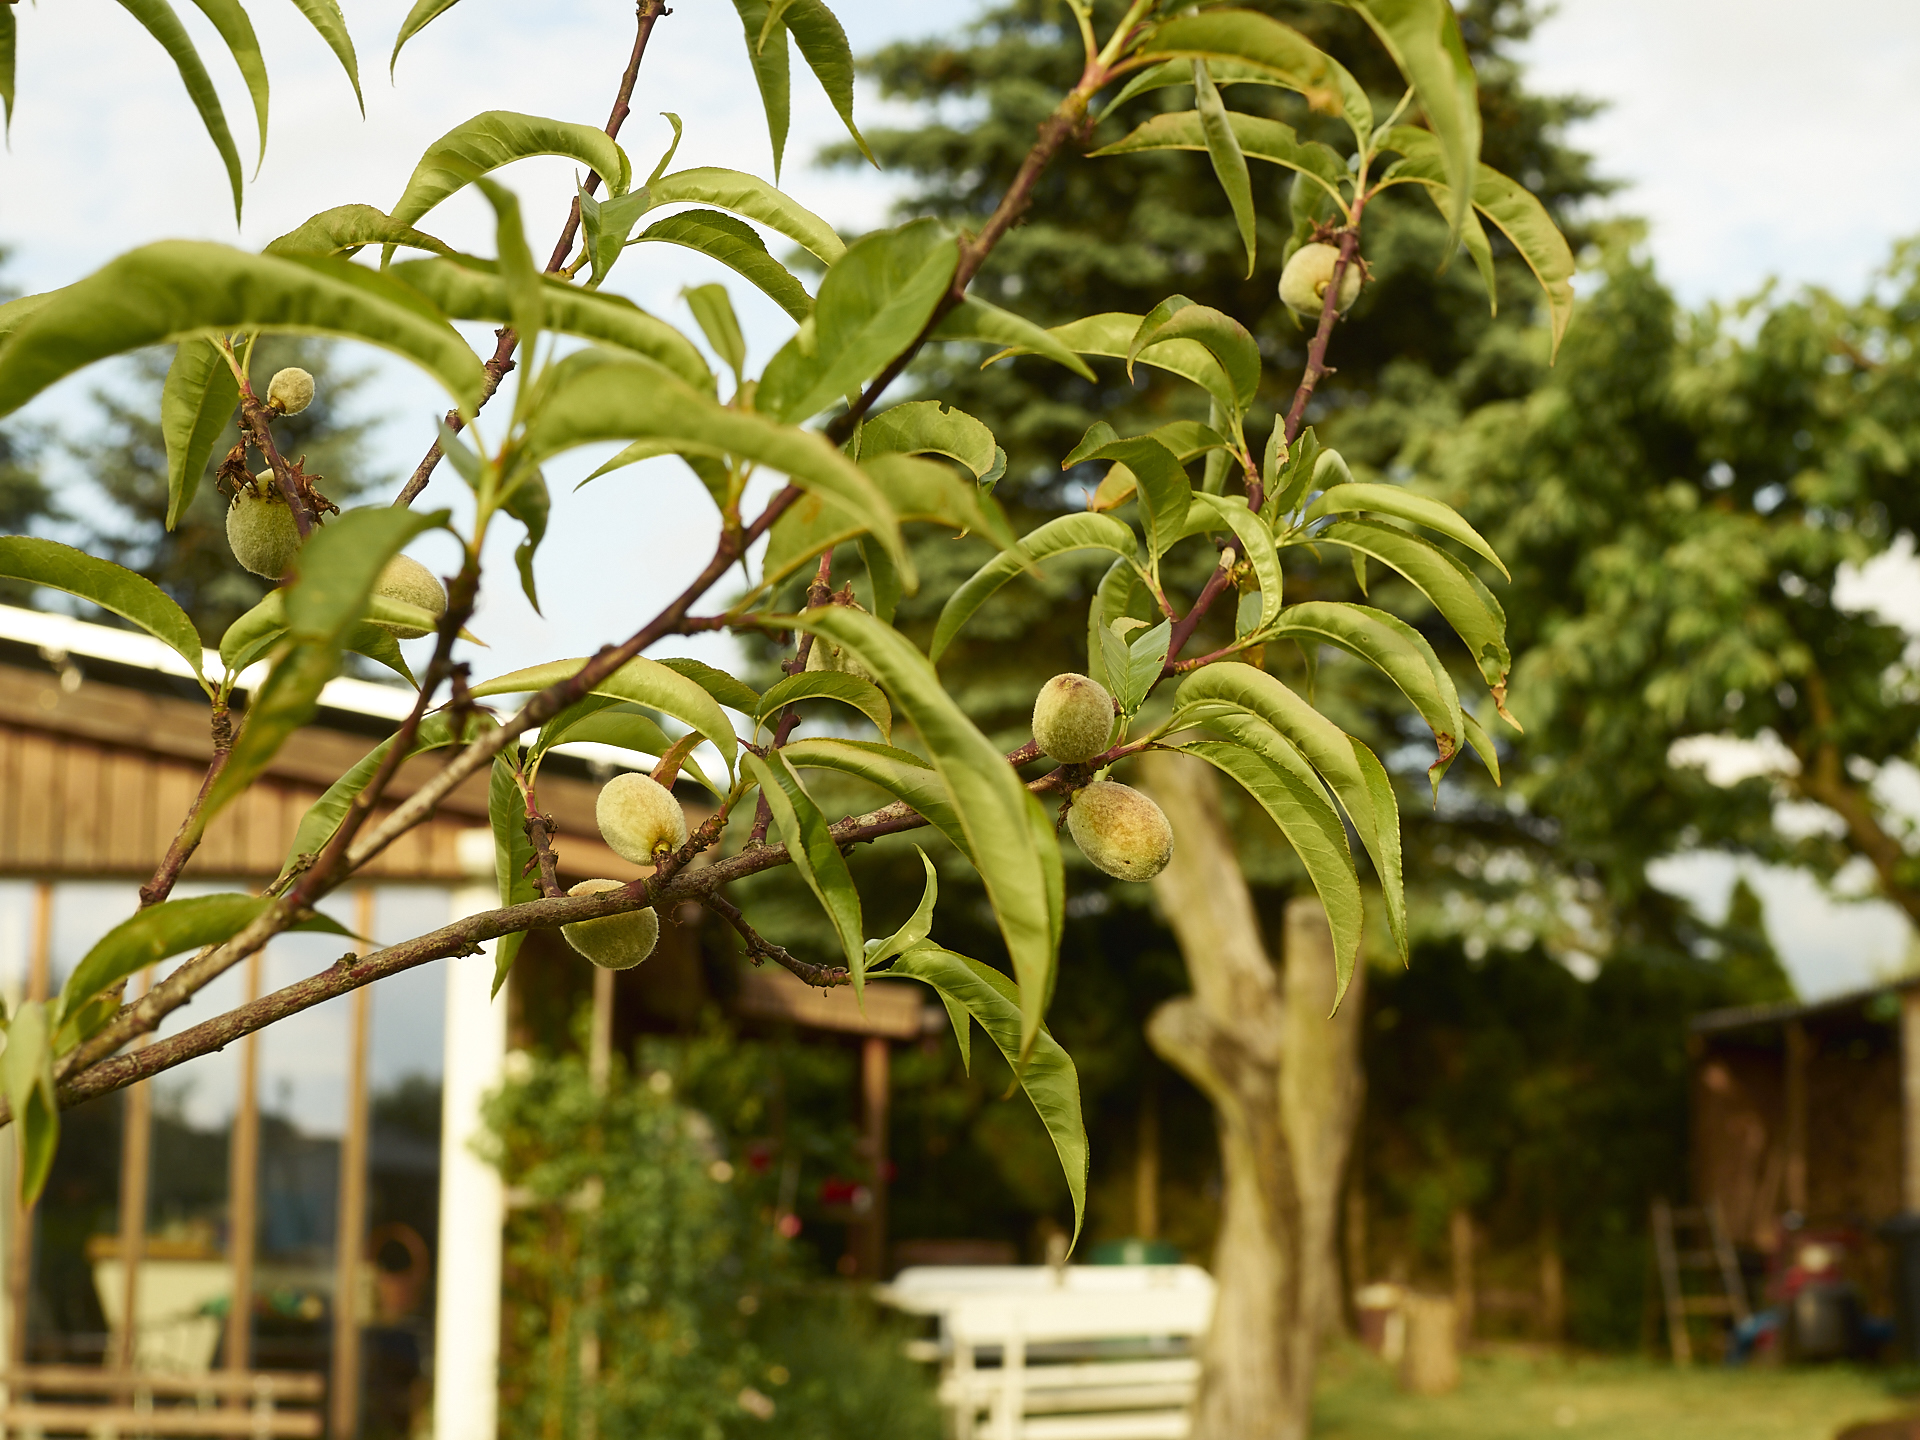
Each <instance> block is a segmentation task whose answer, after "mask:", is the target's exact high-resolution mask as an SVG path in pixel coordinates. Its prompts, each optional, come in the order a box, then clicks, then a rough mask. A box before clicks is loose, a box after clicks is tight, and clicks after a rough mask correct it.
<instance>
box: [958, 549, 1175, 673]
mask: <svg viewBox="0 0 1920 1440" xmlns="http://www.w3.org/2000/svg"><path fill="white" fill-rule="evenodd" d="M1070 550H1111V551H1112V552H1113V553H1114V554H1116V555H1118V556H1120V557H1121V560H1122V563H1130V562H1132V561H1133V560H1134V559H1135V557H1136V556H1138V555H1139V553H1140V542H1139V540H1138V539H1137V538H1136V537H1135V536H1134V533H1133V531H1131V530H1130V529H1128V528H1127V527H1126V526H1125V525H1123V524H1121V522H1120V521H1118V520H1115V519H1114V518H1113V517H1112V516H1111V515H1062V516H1060V517H1058V518H1057V519H1054V520H1049V521H1047V523H1046V524H1044V525H1041V526H1039V527H1038V528H1036V529H1034V530H1033V531H1031V532H1029V533H1028V534H1027V535H1026V537H1025V538H1023V539H1022V540H1021V541H1020V543H1019V544H1018V545H1016V546H1014V547H1013V548H1012V549H1011V550H1007V551H1003V552H1002V553H1001V554H999V555H996V556H994V558H993V559H991V560H989V561H988V562H987V563H986V564H985V565H982V566H981V567H980V568H979V569H978V570H976V571H975V572H974V573H973V575H972V576H971V577H970V578H969V579H968V580H967V581H966V583H964V584H963V585H961V587H960V588H959V589H958V590H955V591H954V592H953V594H952V595H950V596H949V597H948V598H947V603H946V605H945V606H944V607H943V608H942V609H941V611H940V619H939V622H938V623H937V624H936V625H935V626H934V630H933V646H932V650H931V652H930V653H931V655H932V658H933V659H935V660H938V659H939V658H940V656H941V653H942V652H943V651H945V649H946V648H947V646H949V645H951V644H952V643H953V637H954V636H956V635H958V634H959V633H960V627H961V626H963V625H965V624H966V623H967V621H968V620H969V619H971V618H972V617H973V612H974V611H976V610H978V609H979V608H980V607H981V606H982V605H984V604H986V603H987V601H988V600H989V599H991V598H992V596H993V594H994V592H995V591H997V590H998V589H999V588H1000V587H1001V586H1002V585H1005V584H1006V583H1007V582H1008V581H1009V580H1011V579H1013V577H1014V576H1016V575H1018V574H1020V572H1021V571H1023V570H1026V569H1028V568H1029V567H1031V566H1032V565H1035V564H1037V563H1038V562H1039V561H1041V560H1044V559H1046V558H1047V557H1048V556H1050V555H1064V554H1066V553H1067V552H1068V551H1070Z"/></svg>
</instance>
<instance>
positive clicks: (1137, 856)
mask: <svg viewBox="0 0 1920 1440" xmlns="http://www.w3.org/2000/svg"><path fill="white" fill-rule="evenodd" d="M1067 829H1068V830H1070V831H1071V832H1072V833H1073V843H1074V844H1076V845H1078V846H1079V847H1080V853H1081V854H1082V855H1084V856H1086V857H1087V859H1089V860H1091V861H1092V862H1093V863H1094V866H1095V868H1096V869H1100V870H1104V871H1106V872H1107V874H1109V875H1111V876H1113V878H1114V879H1116V880H1151V879H1152V878H1153V877H1154V876H1156V875H1158V874H1159V873H1160V872H1161V871H1162V870H1164V869H1166V868H1167V861H1169V860H1170V859H1172V858H1173V827H1172V826H1171V825H1169V824H1168V823H1167V817H1166V815H1165V814H1164V813H1163V812H1162V811H1161V809H1160V807H1159V806H1158V805H1156V804H1154V803H1153V801H1151V800H1149V799H1148V798H1147V797H1146V796H1145V795H1143V794H1141V793H1140V792H1139V791H1138V790H1135V789H1134V788H1133V787H1132V786H1131V785H1122V784H1120V783H1119V782H1118V781H1114V780H1096V781H1094V782H1093V784H1091V785H1089V786H1087V787H1086V789H1084V790H1082V791H1080V792H1079V793H1078V794H1076V795H1075V796H1074V797H1073V807H1072V808H1071V809H1069V810H1068V811H1067Z"/></svg>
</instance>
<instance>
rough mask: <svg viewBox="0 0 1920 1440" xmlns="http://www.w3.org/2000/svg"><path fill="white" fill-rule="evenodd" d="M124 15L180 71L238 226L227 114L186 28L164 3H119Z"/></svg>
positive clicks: (236, 161)
mask: <svg viewBox="0 0 1920 1440" xmlns="http://www.w3.org/2000/svg"><path fill="white" fill-rule="evenodd" d="M120 4H121V6H122V7H124V8H125V9H126V11H127V13H128V14H130V15H132V16H133V18H134V19H136V20H138V21H139V22H140V23H141V25H143V26H145V27H146V31H147V33H148V34H149V35H151V36H153V38H154V39H156V40H158V41H159V42H160V48H161V49H163V50H165V51H166V52H167V54H168V55H169V56H170V57H172V59H173V63H174V65H175V67H176V68H178V70H179V71H180V80H181V83H182V84H184V85H185V86H186V87H187V98H188V99H190V100H192V101H193V108H194V109H196V110H198V111H199V112H200V123H201V124H203V125H205V126H206V127H207V135H208V137H209V138H210V139H211V140H212V141H213V148H214V149H216V150H218V151H219V152H220V158H221V160H222V161H224V162H225V164H226V167H227V183H228V184H229V185H231V186H232V187H233V222H234V224H236V225H238V224H239V223H240V152H239V151H238V150H237V149H235V148H234V144H233V132H232V131H230V130H228V129H227V112H226V111H224V110H222V109H221V108H220V95H219V93H218V92H217V91H216V90H215V89H214V88H213V78H212V77H211V76H210V75H208V74H207V67H206V66H205V65H202V64H201V63H200V52H199V51H197V50H195V49H194V48H193V40H192V39H191V38H190V37H189V36H188V34H187V27H186V26H184V25H182V24H181V23H180V17H179V16H178V15H176V14H174V13H173V7H172V6H171V5H169V4H168V3H167V0H120Z"/></svg>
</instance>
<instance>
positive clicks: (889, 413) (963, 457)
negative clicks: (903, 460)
mask: <svg viewBox="0 0 1920 1440" xmlns="http://www.w3.org/2000/svg"><path fill="white" fill-rule="evenodd" d="M997 448H998V447H997V446H996V445H995V444H994V440H993V432H992V431H991V430H989V429H988V428H987V427H986V426H985V425H984V424H983V423H982V422H980V421H979V420H976V419H974V418H973V416H971V415H969V414H967V412H966V411H964V410H958V409H955V408H954V407H952V406H950V405H943V404H942V403H941V402H940V401H938V400H909V401H907V402H906V403H905V404H901V405H893V406H889V407H888V408H887V409H885V410H882V411H881V412H880V413H879V414H878V415H875V416H873V417H872V418H870V419H869V420H868V421H867V422H866V423H865V424H864V425H862V426H861V427H860V456H861V458H862V459H868V458H871V457H873V456H876V455H945V456H946V457H947V458H948V459H949V460H954V461H958V462H959V463H960V464H962V465H964V466H966V467H967V469H969V470H971V471H972V472H973V478H974V479H976V480H978V479H979V478H980V477H981V476H983V475H985V474H986V473H987V471H988V470H990V469H992V468H993V456H994V451H995V450H996V449H997Z"/></svg>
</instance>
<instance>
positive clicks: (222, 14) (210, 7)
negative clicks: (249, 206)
mask: <svg viewBox="0 0 1920 1440" xmlns="http://www.w3.org/2000/svg"><path fill="white" fill-rule="evenodd" d="M193 3H194V4H196V5H198V6H199V7H200V13H201V14H202V15H205V16H206V17H207V19H209V20H211V21H212V22H213V28H214V29H215V30H217V31H218V32H219V34H220V38H221V39H222V40H224V41H225V42H226V45H227V50H228V52H229V53H230V54H231V55H232V56H233V63H234V64H235V65H237V66H238V67H239V69H240V78H241V79H243V80H245V81H246V82H247V95H248V96H249V97H250V98H251V99H252V101H253V118H254V120H255V121H256V122H258V124H259V126H260V158H259V159H258V160H257V161H255V162H254V169H253V173H254V174H255V175H256V176H257V175H258V174H259V173H260V166H261V165H262V164H264V163H266V158H267V63H266V61H265V60H264V59H262V58H261V55H260V38H259V37H258V36H257V35H255V34H254V33H253V22H252V21H251V20H249V19H248V18H247V12H246V8H245V7H244V6H242V5H241V4H240V0H193Z"/></svg>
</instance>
